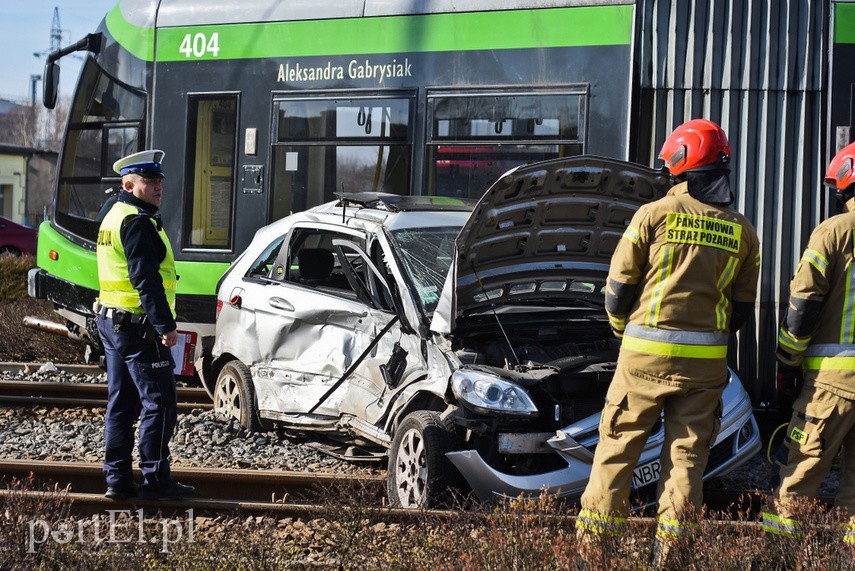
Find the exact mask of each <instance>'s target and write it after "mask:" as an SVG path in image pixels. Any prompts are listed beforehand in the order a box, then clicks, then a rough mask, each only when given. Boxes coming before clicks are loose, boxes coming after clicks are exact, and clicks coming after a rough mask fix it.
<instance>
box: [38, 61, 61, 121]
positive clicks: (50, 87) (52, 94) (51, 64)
mask: <svg viewBox="0 0 855 571" xmlns="http://www.w3.org/2000/svg"><path fill="white" fill-rule="evenodd" d="M43 77H44V84H43V85H42V103H43V104H44V106H45V107H46V108H48V109H53V108H54V106H55V105H56V94H57V91H58V90H59V64H58V63H56V62H55V61H48V62H46V63H45V73H44V76H43Z"/></svg>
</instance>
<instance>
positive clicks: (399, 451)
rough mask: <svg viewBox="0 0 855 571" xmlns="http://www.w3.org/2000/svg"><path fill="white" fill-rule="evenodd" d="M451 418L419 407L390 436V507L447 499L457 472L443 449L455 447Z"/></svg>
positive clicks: (425, 505)
mask: <svg viewBox="0 0 855 571" xmlns="http://www.w3.org/2000/svg"><path fill="white" fill-rule="evenodd" d="M456 442H457V438H456V436H455V435H454V433H453V430H452V425H451V423H450V421H449V422H448V423H444V422H443V421H442V419H441V418H440V416H439V414H437V413H435V412H430V411H424V410H420V411H417V412H414V413H412V414H410V415H408V416H407V417H406V418H404V420H403V421H402V422H401V424H400V425H399V426H398V429H397V430H396V431H395V437H394V438H393V439H392V448H391V449H390V450H389V466H388V469H387V476H386V492H387V494H388V496H389V501H390V503H391V505H392V507H399V508H410V509H418V508H431V507H436V506H438V505H440V504H442V503H443V502H444V501H445V500H447V499H450V492H451V491H452V489H453V485H454V484H455V483H456V478H455V474H458V472H457V469H456V468H455V467H454V465H453V464H452V463H451V462H450V461H449V460H448V459H447V458H446V457H445V453H446V452H449V451H451V450H454V449H455V448H456V446H455V443H456Z"/></svg>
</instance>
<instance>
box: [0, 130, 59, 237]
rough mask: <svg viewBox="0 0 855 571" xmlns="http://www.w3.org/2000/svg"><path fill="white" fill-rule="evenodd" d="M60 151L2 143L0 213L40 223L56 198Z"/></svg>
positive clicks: (23, 221) (0, 144)
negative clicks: (55, 185) (54, 183)
mask: <svg viewBox="0 0 855 571" xmlns="http://www.w3.org/2000/svg"><path fill="white" fill-rule="evenodd" d="M56 159H57V153H55V152H53V151H45V150H42V149H33V148H30V147H23V146H19V145H11V144H8V143H0V216H3V217H5V218H8V219H10V220H13V221H14V222H17V223H19V224H24V225H27V226H38V225H39V223H41V222H42V220H44V219H45V218H46V217H47V215H48V213H49V208H50V204H51V202H52V200H53V179H54V170H55V169H56Z"/></svg>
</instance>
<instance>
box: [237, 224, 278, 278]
mask: <svg viewBox="0 0 855 571" xmlns="http://www.w3.org/2000/svg"><path fill="white" fill-rule="evenodd" d="M284 242H285V236H284V235H283V236H279V237H278V238H276V239H275V240H273V242H271V243H270V244H269V245H268V246H267V247H266V248H265V249H264V251H263V252H262V253H261V255H260V256H258V258H257V259H256V260H255V261H254V262H253V263H252V265H251V266H250V267H249V271H248V272H247V273H246V277H248V278H256V279H261V278H271V279H276V277H275V276H274V275H272V274H273V273H275V268H274V262H275V260H276V258H277V257H278V256H279V252H280V250H281V249H282V244H283V243H284Z"/></svg>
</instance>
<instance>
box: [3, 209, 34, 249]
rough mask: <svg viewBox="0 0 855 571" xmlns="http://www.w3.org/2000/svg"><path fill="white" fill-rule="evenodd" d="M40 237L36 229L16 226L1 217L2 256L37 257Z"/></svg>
mask: <svg viewBox="0 0 855 571" xmlns="http://www.w3.org/2000/svg"><path fill="white" fill-rule="evenodd" d="M38 237H39V231H38V230H36V229H35V228H30V227H29V226H22V225H20V224H16V223H15V222H12V221H11V220H9V219H8V218H3V217H2V216H0V256H2V255H5V254H11V255H13V256H20V255H21V254H29V255H31V256H35V255H36V243H37V241H38Z"/></svg>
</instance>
